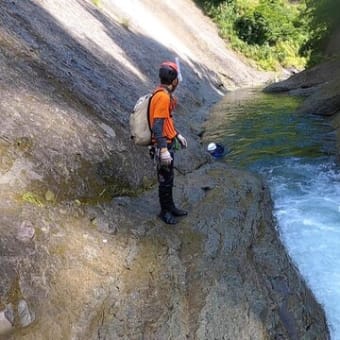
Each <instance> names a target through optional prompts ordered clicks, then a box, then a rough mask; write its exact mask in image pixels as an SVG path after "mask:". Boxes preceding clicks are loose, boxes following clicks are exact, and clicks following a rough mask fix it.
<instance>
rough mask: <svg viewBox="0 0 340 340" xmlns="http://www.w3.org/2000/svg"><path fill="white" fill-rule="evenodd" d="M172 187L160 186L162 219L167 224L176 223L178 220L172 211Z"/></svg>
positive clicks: (160, 215)
mask: <svg viewBox="0 0 340 340" xmlns="http://www.w3.org/2000/svg"><path fill="white" fill-rule="evenodd" d="M169 189H171V187H170V188H168V187H159V191H158V193H159V203H160V205H161V212H160V214H159V217H160V219H161V220H162V221H163V222H165V223H166V224H176V223H177V221H176V219H175V217H174V215H173V214H172V212H171V208H172V207H171V191H170V190H169Z"/></svg>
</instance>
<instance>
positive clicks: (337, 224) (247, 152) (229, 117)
mask: <svg viewBox="0 0 340 340" xmlns="http://www.w3.org/2000/svg"><path fill="white" fill-rule="evenodd" d="M300 103H301V99H299V98H296V97H290V96H287V95H281V94H280V95H272V94H264V93H261V92H259V91H255V90H242V91H235V92H233V93H230V94H228V95H227V96H226V97H225V98H224V99H223V101H222V102H221V103H219V104H218V105H217V106H216V107H215V108H214V110H213V111H212V113H211V116H210V119H209V121H208V122H207V125H206V132H205V134H204V142H205V143H206V144H208V143H209V142H211V141H214V142H219V143H221V144H223V145H224V146H225V147H226V148H227V151H228V154H227V155H226V156H225V157H224V159H223V160H219V161H223V162H227V163H228V164H233V165H235V166H237V167H243V168H247V169H249V170H251V171H254V172H257V173H260V174H261V175H262V176H263V177H264V178H265V179H266V181H267V182H268V183H269V187H270V190H271V194H272V198H273V201H274V214H275V216H276V219H277V223H278V230H279V233H280V237H281V239H282V241H283V243H284V244H285V246H286V248H287V251H288V253H289V254H290V256H291V258H292V259H293V261H294V262H295V263H296V265H297V267H298V268H299V270H300V272H301V273H302V275H303V276H304V278H305V279H306V282H307V283H308V285H309V286H310V287H311V289H312V290H313V292H314V294H315V296H316V298H317V299H318V301H319V302H320V303H321V304H322V305H323V307H324V310H325V313H326V317H327V322H328V325H329V328H330V332H331V339H332V340H340V270H339V269H340V169H339V164H337V163H336V161H335V157H334V155H335V133H334V131H333V128H332V127H331V125H330V122H329V119H327V118H323V117H319V116H315V115H312V114H311V115H307V116H306V115H301V114H298V113H297V112H296V110H297V108H298V106H299V104H300Z"/></svg>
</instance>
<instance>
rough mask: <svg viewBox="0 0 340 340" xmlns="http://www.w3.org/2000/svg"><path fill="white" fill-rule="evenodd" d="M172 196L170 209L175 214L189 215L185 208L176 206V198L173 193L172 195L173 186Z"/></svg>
mask: <svg viewBox="0 0 340 340" xmlns="http://www.w3.org/2000/svg"><path fill="white" fill-rule="evenodd" d="M170 189H171V190H170V198H171V203H170V211H171V213H172V214H173V215H174V216H178V217H179V216H187V215H188V212H187V211H185V210H183V209H179V208H177V207H176V206H175V203H174V199H173V195H172V187H171V188H170Z"/></svg>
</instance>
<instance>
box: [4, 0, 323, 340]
mask: <svg viewBox="0 0 340 340" xmlns="http://www.w3.org/2000/svg"><path fill="white" fill-rule="evenodd" d="M134 3H135V5H136V6H137V7H138V8H134V9H133V11H131V10H129V8H128V7H126V6H129V4H130V2H123V1H114V0H112V1H110V2H108V1H100V2H99V6H97V7H96V6H94V5H93V3H92V2H90V1H76V0H60V1H53V0H44V1H35V0H34V1H33V0H32V1H21V0H20V1H19V0H14V1H13V0H11V1H7V0H5V1H1V3H0V21H1V28H0V39H1V44H0V52H1V53H0V69H1V76H0V89H1V104H0V105H1V110H0V117H1V125H0V131H1V134H0V155H1V162H0V278H1V280H0V338H1V337H5V339H6V340H14V339H25V340H33V339H34V340H46V339H63V340H64V339H79V340H80V339H81V340H84V339H121V338H125V339H157V340H158V339H169V338H170V339H185V338H189V339H214V338H216V339H223V338H225V339H240V338H246V339H248V338H249V339H250V338H252V339H327V337H328V331H327V326H326V323H325V318H324V314H323V312H322V309H321V308H320V306H319V305H318V304H317V302H316V301H315V299H314V297H313V296H312V294H311V293H310V291H309V290H308V288H307V287H306V285H305V283H304V282H303V280H302V279H301V277H300V276H299V274H298V272H297V271H296V269H295V268H294V266H293V265H292V263H291V262H290V260H289V258H288V257H287V255H286V253H285V251H284V248H283V247H282V245H281V243H280V241H279V239H278V236H277V234H276V231H275V225H274V222H273V218H272V213H271V208H272V207H271V201H270V197H269V193H268V190H267V189H266V188H265V184H264V183H263V182H262V180H261V179H259V178H257V177H255V176H253V175H250V174H248V173H246V172H242V171H239V170H236V169H230V168H228V167H226V166H222V165H218V164H211V163H210V159H209V158H208V157H207V155H206V154H205V151H204V150H203V148H202V147H201V145H200V139H199V134H200V132H201V128H202V127H201V123H202V122H203V121H204V119H205V117H206V111H207V110H208V109H209V107H210V106H211V105H212V104H213V103H214V102H216V101H217V100H218V99H219V98H220V97H221V96H222V95H223V91H226V90H227V89H229V88H234V87H240V86H243V85H244V86H246V85H248V86H249V85H252V84H254V85H255V82H254V79H256V82H257V83H264V82H265V81H267V80H268V79H270V78H269V77H270V76H271V75H268V74H263V73H259V72H257V71H254V70H252V69H251V68H249V67H248V66H246V65H245V64H243V63H242V62H241V61H240V60H238V58H237V57H236V56H235V55H234V54H233V53H232V52H230V51H228V50H227V49H226V48H225V45H224V43H223V42H222V41H221V40H220V39H219V38H218V35H217V34H216V29H215V27H214V26H213V25H212V24H211V23H210V22H209V21H208V20H207V19H206V18H204V17H202V15H201V13H200V11H198V9H197V8H196V7H195V6H194V5H193V3H192V2H191V1H188V0H179V1H176V2H174V3H171V4H170V3H167V2H154V1H149V0H144V1H139V2H134ZM141 13H143V15H141ZM169 15H171V16H172V17H173V18H174V20H173V21H170V22H169V20H165V19H167V18H169ZM150 17H151V18H153V19H154V20H155V24H154V25H155V26H153V27H152V29H150V26H149V25H148V24H149V23H150ZM141 18H147V19H148V20H146V21H145V22H142V21H140V20H141ZM188 18H190V20H189V21H188ZM162 19H163V20H162ZM184 19H186V20H184ZM167 25H168V26H167ZM154 27H157V29H155V28H154ZM197 28H199V30H200V33H202V32H203V33H202V34H200V35H199V36H200V39H199V40H198V39H197V36H198V33H197ZM160 32H162V35H161V37H162V39H160V37H159V33H160ZM169 32H172V33H174V34H172V33H171V34H170V33H169ZM176 33H177V34H176ZM178 37H180V38H181V39H178ZM174 55H179V56H180V58H181V60H182V61H183V62H182V71H183V76H184V82H183V83H182V84H181V86H180V89H179V91H178V96H179V102H180V103H181V104H180V105H179V107H178V109H177V111H176V117H175V119H176V122H177V123H178V126H179V127H180V130H181V132H182V133H183V134H184V135H186V137H187V138H188V142H189V148H188V150H185V151H181V152H179V153H178V157H176V160H177V164H176V165H177V168H178V176H177V178H176V185H177V187H176V188H175V196H176V202H178V204H179V205H183V206H184V207H185V208H187V209H188V210H189V216H188V217H187V218H186V219H183V220H181V222H180V224H179V225H178V226H176V227H174V228H173V227H169V226H166V225H164V224H162V223H161V221H160V220H159V219H158V218H157V217H156V215H157V213H158V209H159V207H158V200H157V192H156V191H157V190H156V189H155V187H154V184H155V174H154V169H153V163H152V162H151V161H150V159H149V156H148V153H147V151H146V150H145V149H144V148H138V147H135V146H134V145H132V144H131V141H130V139H129V131H128V124H127V122H128V117H129V112H130V109H131V108H132V107H133V104H134V102H135V100H136V99H137V98H138V97H139V96H140V95H141V94H143V93H144V92H147V91H149V90H150V88H152V87H154V86H155V85H156V82H157V79H156V78H157V67H158V65H159V63H160V61H162V60H164V59H169V58H172V56H174ZM221 84H222V85H223V86H222V85H221ZM223 88H224V89H223ZM222 89H223V90H222ZM176 156H177V155H176ZM5 333H6V334H5Z"/></svg>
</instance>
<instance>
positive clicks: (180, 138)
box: [177, 133, 188, 149]
mask: <svg viewBox="0 0 340 340" xmlns="http://www.w3.org/2000/svg"><path fill="white" fill-rule="evenodd" d="M177 139H178V141H179V142H180V144H181V145H182V148H184V149H186V148H187V147H188V143H187V140H186V139H185V138H184V137H183V136H182V135H181V134H180V133H179V134H178V135H177Z"/></svg>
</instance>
